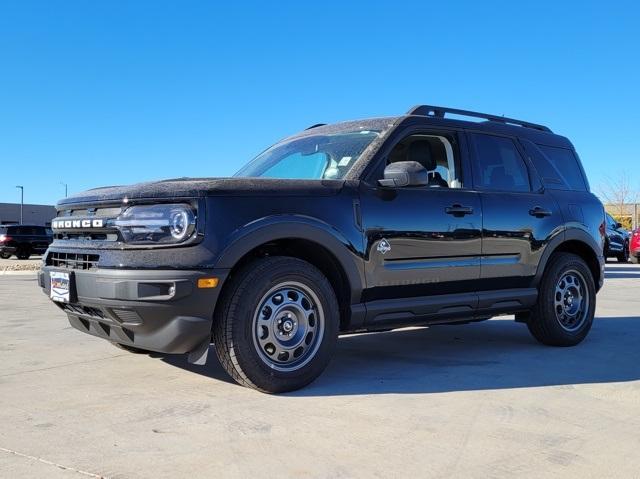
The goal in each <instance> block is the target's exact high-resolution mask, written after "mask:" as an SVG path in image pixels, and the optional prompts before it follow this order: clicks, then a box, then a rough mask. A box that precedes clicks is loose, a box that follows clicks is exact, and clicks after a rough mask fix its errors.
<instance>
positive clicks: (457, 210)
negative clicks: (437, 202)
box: [444, 204, 473, 216]
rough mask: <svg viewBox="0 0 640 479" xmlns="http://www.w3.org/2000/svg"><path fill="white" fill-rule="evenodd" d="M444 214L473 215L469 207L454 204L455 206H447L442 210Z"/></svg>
mask: <svg viewBox="0 0 640 479" xmlns="http://www.w3.org/2000/svg"><path fill="white" fill-rule="evenodd" d="M444 212H445V213H446V214H448V215H453V216H464V215H470V214H473V208H472V207H471V206H462V205H458V204H455V205H451V206H447V207H446V208H445V209H444Z"/></svg>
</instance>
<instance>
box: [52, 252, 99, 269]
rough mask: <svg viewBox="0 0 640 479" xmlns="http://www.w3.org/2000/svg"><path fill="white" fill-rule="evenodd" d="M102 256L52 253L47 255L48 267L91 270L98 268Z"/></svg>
mask: <svg viewBox="0 0 640 479" xmlns="http://www.w3.org/2000/svg"><path fill="white" fill-rule="evenodd" d="M99 259H100V255H97V254H86V253H62V252H58V251H51V252H50V253H49V254H48V255H47V266H54V267H56V268H65V269H79V270H89V269H94V268H97V265H98V260H99Z"/></svg>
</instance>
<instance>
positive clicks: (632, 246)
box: [629, 228, 640, 263]
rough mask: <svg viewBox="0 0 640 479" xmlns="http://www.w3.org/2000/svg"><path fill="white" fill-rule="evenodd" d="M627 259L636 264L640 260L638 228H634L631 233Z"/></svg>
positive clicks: (639, 233) (639, 230)
mask: <svg viewBox="0 0 640 479" xmlns="http://www.w3.org/2000/svg"><path fill="white" fill-rule="evenodd" d="M629 257H630V258H631V262H632V263H638V261H639V259H640V228H636V229H635V230H633V232H632V233H631V240H630V241H629Z"/></svg>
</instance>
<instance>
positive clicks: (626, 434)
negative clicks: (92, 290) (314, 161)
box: [0, 263, 640, 478]
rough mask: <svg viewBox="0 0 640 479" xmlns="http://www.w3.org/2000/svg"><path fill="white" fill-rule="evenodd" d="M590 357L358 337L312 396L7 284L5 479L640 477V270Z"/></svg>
mask: <svg viewBox="0 0 640 479" xmlns="http://www.w3.org/2000/svg"><path fill="white" fill-rule="evenodd" d="M606 276H607V279H606V282H605V286H604V289H603V291H602V292H601V293H600V294H599V295H598V307H597V319H596V322H595V323H594V327H593V329H592V331H591V334H590V335H589V337H588V338H587V340H586V341H585V342H584V343H582V344H581V345H579V346H577V347H574V348H549V347H545V346H541V345H539V344H537V343H536V342H535V341H534V340H533V339H532V338H531V337H530V335H529V333H528V331H527V328H526V326H524V325H522V324H517V323H515V322H514V321H512V320H510V319H511V318H504V319H496V320H492V321H485V322H482V323H477V324H471V325H464V326H439V327H433V328H428V329H427V328H421V329H412V330H402V331H395V332H388V333H382V334H365V335H357V336H347V337H343V338H341V339H340V341H339V345H338V350H337V354H336V357H335V358H334V360H333V362H332V363H331V365H330V366H329V368H328V370H327V371H326V372H325V373H324V374H323V375H322V376H321V377H320V379H319V380H317V381H316V382H315V383H314V384H312V385H311V386H310V387H308V388H306V389H304V390H302V391H298V392H296V393H291V394H286V395H282V396H268V395H265V394H261V393H258V392H255V391H251V390H248V389H245V388H242V387H239V386H236V385H235V384H233V383H232V382H231V381H230V379H229V378H228V377H227V376H226V374H225V373H224V372H223V370H222V369H221V367H220V365H219V364H218V363H217V360H216V358H215V354H213V351H211V354H210V355H209V360H208V363H207V364H206V365H205V366H192V365H188V364H187V363H186V361H185V359H184V358H183V357H176V356H162V355H154V357H151V356H148V355H134V354H130V353H127V352H124V351H121V350H119V349H116V348H115V347H113V346H112V345H110V344H108V343H107V342H104V341H103V340H100V339H96V338H93V337H91V336H88V335H86V334H82V333H80V332H78V331H75V330H74V329H72V328H71V327H70V326H69V325H68V323H67V320H66V317H65V315H64V314H63V313H62V312H61V311H60V310H58V309H57V308H56V307H55V306H54V305H53V304H51V303H50V302H49V300H48V299H47V298H46V297H45V296H44V295H43V294H42V293H41V292H40V290H39V288H38V287H37V284H36V281H35V277H34V275H32V274H22V275H3V276H0V307H1V311H2V314H0V338H1V342H0V361H1V364H2V366H3V367H2V370H1V371H0V424H2V427H1V428H0V477H11V478H14V477H62V478H73V477H78V478H82V477H101V476H105V477H111V478H139V477H171V478H176V477H254V478H255V477H483V478H485V477H531V478H534V477H535V478H540V477H563V478H565V477H593V478H596V477H597V478H601V477H625V478H626V477H639V475H640V455H639V454H638V451H640V267H639V266H636V265H631V264H628V265H618V264H615V263H612V264H608V265H607V273H606Z"/></svg>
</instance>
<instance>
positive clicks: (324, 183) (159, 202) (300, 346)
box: [39, 105, 604, 392]
mask: <svg viewBox="0 0 640 479" xmlns="http://www.w3.org/2000/svg"><path fill="white" fill-rule="evenodd" d="M451 115H455V116H456V117H458V118H460V117H462V116H466V117H469V118H473V119H478V120H479V121H463V120H461V119H455V118H451ZM57 209H58V216H57V218H56V219H55V220H54V221H53V223H52V226H53V230H54V242H53V244H52V245H51V247H50V248H49V250H48V253H47V255H46V258H45V264H44V266H43V268H42V271H41V272H40V275H39V282H40V286H41V287H42V288H43V289H44V292H45V293H46V294H47V295H49V296H50V297H51V298H52V299H53V300H54V301H55V303H56V304H57V305H58V306H59V307H60V308H61V309H62V310H64V311H65V312H66V313H68V316H69V320H70V322H71V324H72V325H73V326H74V327H75V328H77V329H79V330H81V331H84V332H86V333H89V334H93V335H96V336H100V337H102V338H104V339H107V340H109V341H112V342H114V343H116V344H118V345H120V346H121V347H124V348H125V349H128V350H131V351H147V350H149V351H159V352H165V353H188V354H189V361H191V362H193V363H197V364H202V363H203V362H204V361H205V359H206V355H207V351H208V350H209V346H210V344H211V343H212V342H213V344H214V345H215V350H216V353H217V355H218V357H219V359H220V361H221V363H222V365H223V366H224V368H225V369H226V370H227V371H228V372H229V374H230V375H231V376H232V377H233V378H234V379H235V380H236V381H237V382H239V383H241V384H243V385H245V386H249V387H253V388H256V389H259V390H262V391H266V392H282V391H289V390H294V389H297V388H300V387H303V386H305V385H307V384H308V383H310V382H311V381H313V380H314V379H315V378H316V377H317V376H318V375H319V374H320V373H321V372H322V371H323V369H324V368H325V367H326V365H327V363H328V362H329V359H330V357H331V354H332V352H333V350H334V348H335V346H336V341H337V338H338V334H340V333H356V332H362V331H380V330H389V329H393V328H398V327H405V326H411V325H433V324H446V323H461V322H472V321H482V320H485V319H489V318H491V317H492V316H496V315H500V314H511V313H515V318H516V321H519V322H523V323H526V325H527V326H528V328H529V330H530V331H531V333H532V334H533V336H534V337H535V338H536V339H537V340H539V341H540V342H542V343H544V344H548V345H553V346H571V345H575V344H578V343H579V342H581V341H582V340H583V339H584V338H585V336H586V335H587V333H588V332H589V330H590V328H591V324H592V322H593V317H594V310H595V305H596V292H597V291H598V290H599V289H600V287H601V286H602V282H603V278H604V274H603V269H604V258H603V254H602V253H603V245H604V209H603V206H602V204H601V203H600V201H599V200H598V199H597V198H596V197H595V196H594V195H593V194H592V193H591V192H590V191H589V185H588V183H587V178H586V175H585V174H584V171H583V170H582V166H581V164H580V161H579V159H578V155H577V154H576V152H575V150H574V148H573V146H572V144H571V143H570V141H569V140H568V139H566V138H564V137H562V136H559V135H555V134H553V133H552V132H551V130H549V129H548V128H547V127H544V126H541V125H536V124H533V123H529V122H525V121H520V120H515V119H511V118H505V117H498V116H493V115H486V114H480V113H476V112H469V111H462V110H454V109H450V108H441V107H433V106H426V105H422V106H418V107H415V108H413V109H411V110H410V111H409V112H408V113H407V114H406V115H403V116H400V117H394V118H376V119H368V120H361V121H350V122H345V123H338V124H333V125H314V126H312V127H310V128H308V129H307V130H305V131H303V132H301V133H299V134H297V135H294V136H292V137H290V138H287V139H285V140H283V141H281V142H279V143H277V144H276V145H274V146H272V147H271V148H269V149H267V150H266V151H264V152H263V153H261V154H260V155H259V156H258V157H257V158H255V159H254V160H253V161H251V162H249V163H248V164H247V165H246V166H245V167H244V168H243V169H241V170H240V171H239V172H238V173H237V174H236V175H235V177H233V178H221V179H215V178H201V179H188V178H179V179H173V180H166V181H160V182H154V183H142V184H137V185H133V186H119V187H108V188H98V189H94V190H90V191H87V192H84V193H80V194H77V195H75V196H73V197H69V198H65V199H64V200H61V201H60V202H59V203H58V205H57Z"/></svg>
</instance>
